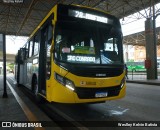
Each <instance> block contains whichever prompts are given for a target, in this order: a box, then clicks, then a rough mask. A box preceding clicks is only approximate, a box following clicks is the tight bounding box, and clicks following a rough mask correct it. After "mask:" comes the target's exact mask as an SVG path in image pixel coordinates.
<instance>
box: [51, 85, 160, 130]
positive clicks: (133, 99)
mask: <svg viewBox="0 0 160 130" xmlns="http://www.w3.org/2000/svg"><path fill="white" fill-rule="evenodd" d="M159 93H160V86H152V85H143V84H133V83H127V95H126V97H125V98H123V99H120V100H115V101H108V102H106V103H101V104H90V105H64V104H54V105H53V107H56V108H58V109H59V110H61V111H62V112H64V113H65V114H66V115H68V116H69V117H71V118H72V119H74V120H77V121H160V94H159ZM93 125H95V124H93ZM95 129H96V128H95ZM99 129H100V128H99ZM104 129H106V128H104ZM112 129H118V130H119V128H112ZM122 129H126V130H128V128H122ZM133 129H136V130H137V129H138V130H146V129H148V130H154V129H157V130H158V129H159V128H154V127H150V128H146V127H141V128H139V127H136V128H135V127H134V128H133Z"/></svg>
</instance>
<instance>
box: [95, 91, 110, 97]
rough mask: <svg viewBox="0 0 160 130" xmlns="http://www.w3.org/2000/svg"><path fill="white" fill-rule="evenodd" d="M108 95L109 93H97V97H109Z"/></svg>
mask: <svg viewBox="0 0 160 130" xmlns="http://www.w3.org/2000/svg"><path fill="white" fill-rule="evenodd" d="M107 96H108V93H107V92H97V93H95V97H107Z"/></svg>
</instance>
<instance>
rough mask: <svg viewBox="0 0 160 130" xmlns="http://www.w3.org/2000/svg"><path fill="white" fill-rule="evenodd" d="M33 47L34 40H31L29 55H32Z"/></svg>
mask: <svg viewBox="0 0 160 130" xmlns="http://www.w3.org/2000/svg"><path fill="white" fill-rule="evenodd" d="M32 48H33V41H30V46H29V57H31V56H32V52H33V50H32Z"/></svg>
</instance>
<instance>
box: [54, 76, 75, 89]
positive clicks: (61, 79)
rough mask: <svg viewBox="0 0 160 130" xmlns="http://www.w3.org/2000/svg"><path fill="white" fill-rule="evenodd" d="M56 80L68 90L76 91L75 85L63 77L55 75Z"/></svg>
mask: <svg viewBox="0 0 160 130" xmlns="http://www.w3.org/2000/svg"><path fill="white" fill-rule="evenodd" d="M55 79H56V80H57V81H58V82H59V83H60V84H62V85H63V86H65V87H66V88H68V89H70V90H72V91H74V90H75V87H74V84H73V82H72V81H71V80H69V79H67V78H65V77H62V76H61V75H59V74H57V73H55Z"/></svg>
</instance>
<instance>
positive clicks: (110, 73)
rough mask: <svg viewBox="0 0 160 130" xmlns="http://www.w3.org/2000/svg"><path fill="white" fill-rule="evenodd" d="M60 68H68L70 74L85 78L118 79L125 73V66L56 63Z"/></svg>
mask: <svg viewBox="0 0 160 130" xmlns="http://www.w3.org/2000/svg"><path fill="white" fill-rule="evenodd" d="M55 63H56V64H57V65H59V66H62V67H64V68H66V69H67V70H68V71H69V72H70V73H72V74H74V75H77V76H83V77H98V78H101V77H116V76H120V75H121V74H122V73H123V71H124V65H123V64H122V65H83V64H68V63H61V62H58V61H55Z"/></svg>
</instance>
